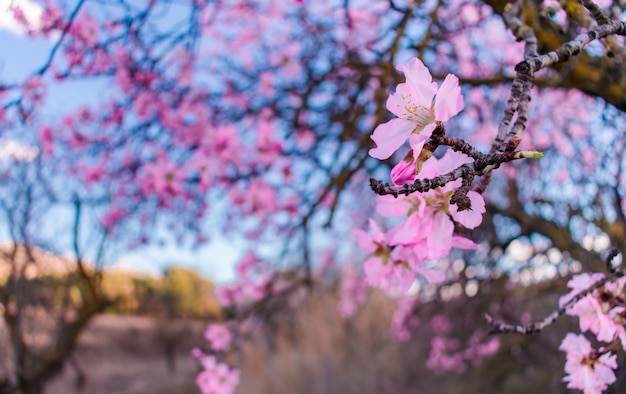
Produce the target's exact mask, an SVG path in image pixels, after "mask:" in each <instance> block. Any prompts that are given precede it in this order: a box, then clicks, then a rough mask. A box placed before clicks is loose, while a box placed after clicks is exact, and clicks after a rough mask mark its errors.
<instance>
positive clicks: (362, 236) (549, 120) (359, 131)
mask: <svg viewBox="0 0 626 394" xmlns="http://www.w3.org/2000/svg"><path fill="white" fill-rule="evenodd" d="M179 3H180V4H179ZM11 12H12V15H13V17H14V19H15V20H17V21H18V22H19V23H20V24H21V26H22V28H23V31H24V32H26V34H27V35H28V37H30V38H33V39H37V38H44V39H46V40H49V42H51V43H52V44H51V48H50V52H49V56H47V57H46V59H45V60H44V62H43V64H41V66H40V67H37V68H35V69H33V70H30V71H29V72H28V73H27V74H25V75H24V76H23V78H21V79H18V80H13V81H10V80H7V81H4V82H1V83H0V100H1V101H0V104H1V108H2V109H1V111H0V125H1V130H2V132H3V135H6V136H11V137H12V138H15V139H17V140H22V141H26V142H28V143H30V144H34V145H37V146H38V147H39V149H40V152H41V154H40V159H39V160H41V162H42V163H44V165H49V166H50V167H49V168H48V169H49V170H50V173H51V175H50V176H51V177H53V178H54V179H56V180H57V181H56V182H62V183H63V182H67V183H68V184H71V185H72V186H73V187H75V188H76V190H78V191H77V193H80V198H81V199H88V200H90V201H98V209H97V210H94V212H93V214H94V215H95V217H96V218H97V221H98V223H99V225H100V226H101V227H102V228H103V229H104V231H105V232H106V233H107V235H109V236H111V237H116V236H117V237H118V239H119V240H120V241H121V242H124V243H125V244H127V245H129V246H132V245H138V244H144V243H150V242H153V241H154V237H155V232H154V229H155V228H156V227H159V226H165V227H167V228H168V229H170V230H171V231H172V232H173V233H174V234H176V235H177V236H178V237H179V238H180V239H181V242H182V241H183V240H186V239H187V240H188V239H192V240H193V242H195V243H199V244H200V243H203V242H206V237H207V235H208V231H207V227H208V226H207V222H209V221H210V222H211V225H212V226H217V225H218V224H216V223H217V222H218V220H217V217H216V216H215V214H216V212H217V213H218V214H219V215H221V216H220V218H221V219H222V220H219V226H220V227H221V228H222V229H223V230H224V231H225V232H227V233H228V232H231V233H236V234H245V235H246V236H247V237H248V239H250V240H251V241H252V242H251V243H250V249H251V250H250V253H247V254H245V256H244V257H243V258H242V260H241V263H240V264H239V266H238V273H239V278H238V280H237V282H236V283H233V284H229V285H226V286H224V287H222V288H221V289H219V290H218V294H217V295H218V296H219V298H220V299H221V301H222V303H223V305H224V306H225V307H227V308H230V309H229V310H230V311H231V312H232V314H231V315H232V316H233V321H232V322H231V323H229V324H230V326H229V327H230V328H233V327H239V325H240V324H241V323H242V322H244V321H245V320H246V319H249V318H250V317H251V316H255V313H256V312H257V311H258V310H259V306H263V307H264V308H263V309H265V310H267V309H268V308H269V307H270V306H276V305H282V304H280V302H279V301H277V300H280V299H282V298H285V297H288V296H290V295H292V294H295V293H297V292H298V291H299V290H300V289H301V288H303V287H305V288H306V287H307V286H310V285H311V283H312V281H313V276H314V270H315V268H316V267H323V266H325V261H330V262H335V261H345V256H346V255H347V254H350V255H352V254H353V253H352V252H353V251H354V250H355V246H354V243H352V242H349V241H347V238H348V237H349V236H352V237H354V241H355V243H356V244H358V246H360V248H361V249H362V250H363V251H364V252H365V253H366V254H368V257H366V258H364V259H363V261H364V263H363V264H362V267H363V272H364V276H365V281H366V283H367V284H369V285H372V286H376V287H380V288H383V289H385V290H386V291H389V292H398V291H399V292H405V291H406V290H407V289H409V288H411V287H414V286H415V283H431V284H432V283H445V282H446V281H449V280H450V275H449V272H448V271H447V270H446V269H445V267H446V266H447V265H446V264H444V263H443V262H444V261H446V259H449V256H450V255H451V253H452V254H454V253H459V252H458V251H459V250H470V251H471V250H478V252H476V253H474V254H471V253H469V254H468V255H467V256H466V259H467V262H468V263H467V267H468V269H469V268H472V269H473V270H474V271H475V270H476V269H477V267H482V270H483V271H485V272H486V273H484V274H483V275H482V278H486V277H488V276H489V275H491V274H492V273H493V274H497V273H502V272H503V271H506V273H507V274H509V275H512V276H513V275H514V274H516V273H518V272H520V271H523V270H524V269H528V268H529V266H525V262H517V263H516V264H512V266H511V264H509V263H510V262H511V257H510V256H511V255H512V254H513V252H515V248H514V246H517V249H519V247H520V245H521V244H525V245H527V246H528V247H529V248H530V249H531V250H532V253H531V254H530V255H529V256H528V258H527V260H528V261H529V264H530V262H532V261H535V260H537V259H541V258H547V257H546V256H547V252H548V251H551V252H550V253H551V255H553V256H554V255H555V254H557V255H558V256H557V257H555V258H554V259H553V260H555V262H556V263H561V262H562V263H563V264H565V265H564V266H565V267H567V266H569V265H575V264H574V263H576V264H578V265H579V266H580V267H581V268H584V269H585V270H586V271H594V272H596V271H599V270H605V271H607V272H606V274H599V273H595V274H589V275H588V276H574V277H573V278H572V279H571V282H570V288H571V289H572V293H571V294H570V295H568V296H564V298H563V300H562V302H561V305H560V306H555V307H557V309H556V310H555V312H554V314H552V315H550V316H548V317H547V318H546V319H545V320H543V321H541V322H538V323H535V324H531V325H526V326H516V325H511V324H508V323H506V322H500V321H499V320H495V319H494V318H492V317H490V316H488V317H487V323H484V324H485V325H487V324H488V327H490V329H491V330H492V331H493V332H517V333H520V334H526V333H530V332H536V331H539V330H541V329H542V328H543V327H545V326H547V325H548V324H550V323H551V322H553V321H554V320H555V319H556V318H558V317H559V316H561V315H563V314H566V313H567V314H570V315H575V316H578V317H579V318H580V328H581V331H591V333H593V334H595V335H596V336H597V339H598V340H599V341H601V342H604V343H606V344H607V345H603V346H602V347H600V348H599V349H595V348H593V347H592V346H591V344H590V343H589V342H587V341H586V339H584V337H582V336H580V335H578V334H573V333H572V334H568V335H567V336H566V337H565V339H564V341H563V343H562V345H561V349H562V350H564V351H565V352H566V353H567V363H566V365H565V371H566V373H567V376H566V378H565V379H566V381H567V382H568V387H571V388H576V389H581V390H583V391H585V392H587V393H593V392H600V391H602V390H604V389H605V388H606V387H608V386H609V385H610V384H612V383H613V382H614V381H615V376H614V375H613V372H612V370H613V369H614V368H615V367H616V361H615V357H614V356H613V354H614V353H615V352H616V351H617V350H618V349H619V348H620V346H619V343H620V342H621V338H622V336H623V331H624V327H623V324H624V319H625V317H624V310H625V309H624V308H625V306H624V297H623V287H624V286H623V283H622V280H621V278H622V276H623V271H622V270H621V268H620V267H619V266H615V261H616V258H617V257H616V256H617V253H613V252H612V253H610V254H609V256H608V257H606V258H605V259H604V262H605V263H608V264H605V263H603V262H602V261H603V259H601V258H600V257H599V256H598V253H597V252H598V251H601V250H600V249H602V248H601V247H600V246H601V245H600V243H598V242H596V244H593V242H594V241H593V240H594V239H608V240H609V241H610V244H611V245H613V246H614V247H616V248H617V250H624V249H625V247H626V241H625V239H624V237H623V234H624V232H625V231H626V219H625V214H624V210H625V209H626V208H625V206H624V202H623V199H622V193H623V176H622V166H623V152H624V147H625V143H626V142H625V140H624V139H623V136H622V133H621V132H620V130H621V128H623V121H624V118H623V113H622V112H623V111H624V110H625V109H626V104H624V103H626V99H625V96H626V93H625V92H626V75H624V73H623V64H624V63H623V62H624V59H626V49H625V48H624V45H623V42H622V38H621V36H623V35H624V32H625V27H624V23H623V22H620V20H621V18H622V17H623V15H622V13H623V7H622V5H621V3H619V2H610V1H602V2H599V3H594V2H592V1H590V0H580V1H574V0H563V1H560V2H556V1H544V2H541V3H538V2H533V1H524V0H519V1H515V2H505V1H497V0H485V1H478V0H467V1H458V0H450V1H448V0H444V1H439V2H430V1H423V2H420V1H390V0H378V1H368V2H365V1H362V2H361V1H331V0H329V1H310V2H307V1H301V2H298V1H287V0H283V1H269V0H249V1H211V0H194V1H191V0H190V1H183V2H171V1H167V0H154V1H149V2H133V1H126V0H121V1H118V2H106V3H103V2H99V1H92V0H78V1H74V2H70V3H69V4H62V3H61V2H56V1H52V0H50V1H45V2H43V3H42V8H41V11H40V14H39V15H36V16H34V17H33V16H32V15H29V14H27V13H26V12H24V9H22V8H20V7H19V5H17V4H15V5H14V6H13V7H12V8H11ZM398 71H399V72H398ZM74 81H81V82H83V83H86V82H88V81H105V83H104V84H102V85H99V89H101V90H99V91H98V92H97V94H96V95H95V96H96V97H94V98H91V99H90V102H95V104H93V105H80V106H78V108H76V109H71V110H68V111H67V112H66V113H63V114H60V115H59V116H55V117H53V118H52V119H50V118H49V117H47V116H44V115H43V114H44V113H45V112H44V110H45V108H46V105H47V104H48V103H49V101H50V100H53V99H54V97H53V94H52V91H53V89H54V88H57V87H59V86H66V85H67V84H70V83H72V82H74ZM531 99H532V101H533V102H532V105H531V104H530V102H531ZM396 152H398V153H396ZM542 156H543V158H542V159H540V160H536V159H539V158H541V157H542ZM370 177H373V179H371V180H370V181H369V182H368V178H370ZM377 178H383V181H380V180H377ZM376 195H378V197H376ZM220 201H226V204H219V202H220ZM374 212H375V213H374ZM368 224H369V228H370V232H369V233H368V232H366V231H365V228H366V226H367V225H368ZM470 230H474V231H472V232H470ZM122 234H124V238H123V237H122V236H121V235H122ZM128 234H132V237H131V239H129V238H127V237H128ZM538 235H541V237H540V238H537V236H538ZM276 238H280V239H281V242H279V243H280V246H281V247H280V251H279V252H278V253H275V254H274V255H271V256H261V255H262V254H263V253H262V252H263V251H262V250H261V249H262V248H257V247H255V246H258V245H262V244H264V243H269V244H270V245H273V246H274V245H275V244H276V243H277V242H276V241H275V240H276ZM337 239H342V240H344V241H342V242H341V244H340V245H338V244H337V243H336V242H335V241H336V240H337ZM537 239H539V240H537ZM589 242H591V243H592V244H591V245H590V244H589ZM542 245H543V246H542ZM546 245H547V246H546ZM596 246H597V247H596ZM594 247H595V249H597V250H595V249H594ZM274 249H276V248H274ZM324 249H328V251H327V252H328V253H327V252H326V251H325V250H324ZM333 253H334V255H333ZM328 256H330V257H328ZM542 256H543V257H542ZM324 259H326V260H324ZM533 259H534V260H533ZM264 261H284V262H285V263H288V264H290V266H291V268H293V269H295V270H299V271H297V272H301V274H300V273H293V272H290V273H285V272H276V269H275V267H276V266H277V265H272V264H266V263H264ZM355 263H357V262H356V261H355ZM507 264H508V267H507ZM352 272H353V273H354V271H352ZM583 275H584V274H583ZM352 278H353V279H352V285H350V286H347V287H346V288H345V289H344V290H345V291H344V293H345V294H351V295H353V296H354V298H355V299H361V298H362V296H361V295H360V294H362V291H361V289H360V286H359V285H358V284H356V282H357V281H356V280H354V274H352ZM342 305H343V307H342V310H343V313H344V314H345V315H350V313H351V312H350V311H353V310H354V309H355V305H354V304H353V303H352V304H351V303H349V302H344V303H343V304H342ZM401 311H402V314H404V315H405V317H407V316H408V315H410V314H411V313H412V309H411V308H410V307H403V308H401ZM9 315H10V314H9ZM9 315H5V316H9ZM409 320H410V319H408V318H407V319H405V318H401V319H398V322H400V323H398V324H399V326H402V324H401V322H404V321H409ZM394 324H395V323H394ZM224 330H225V328H224V327H222V328H217V327H215V326H212V327H211V328H209V330H208V331H207V334H206V337H207V339H208V341H209V342H210V348H208V349H209V350H206V351H201V350H198V351H196V352H194V357H196V358H197V359H198V360H200V364H201V365H202V366H203V372H202V373H200V374H199V375H198V380H197V382H198V385H199V387H200V388H201V390H202V391H203V392H206V393H217V392H233V390H234V389H235V387H236V384H237V381H238V379H239V372H238V371H237V370H236V369H234V367H233V366H227V365H226V364H225V363H223V362H222V361H219V360H218V358H216V357H215V354H219V353H221V352H225V351H228V349H229V346H231V340H230V339H231V338H230V336H229V334H227V333H226V332H225V331H224ZM398 331H399V332H403V333H406V332H407V330H406V327H404V328H402V327H400V328H399V329H398ZM403 335H405V334H403ZM474 342H476V343H474V349H483V350H480V351H479V350H476V352H475V354H479V353H480V354H486V353H489V351H488V349H490V345H488V344H482V345H481V344H479V343H478V342H477V341H474ZM481 346H482V347H481ZM485 349H487V350H485ZM209 353H210V354H209ZM60 361H61V362H62V361H63V360H60ZM22 389H23V388H22Z"/></svg>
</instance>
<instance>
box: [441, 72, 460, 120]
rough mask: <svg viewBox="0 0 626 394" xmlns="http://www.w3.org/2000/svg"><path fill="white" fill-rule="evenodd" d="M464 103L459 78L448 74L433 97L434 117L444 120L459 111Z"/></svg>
mask: <svg viewBox="0 0 626 394" xmlns="http://www.w3.org/2000/svg"><path fill="white" fill-rule="evenodd" d="M464 106H465V103H464V102H463V95H462V94H461V87H460V86H459V79H458V78H457V77H456V76H454V75H452V74H448V75H447V76H446V79H445V80H444V81H443V83H442V84H441V87H440V88H439V91H438V92H437V98H436V99H435V119H437V120H439V121H441V122H446V121H448V120H449V119H450V118H451V117H453V116H454V115H456V114H458V113H459V112H461V110H462V109H463V107H464Z"/></svg>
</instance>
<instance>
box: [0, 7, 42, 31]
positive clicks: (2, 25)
mask: <svg viewBox="0 0 626 394" xmlns="http://www.w3.org/2000/svg"><path fill="white" fill-rule="evenodd" d="M11 6H14V7H18V8H20V9H21V10H22V12H23V13H24V16H25V17H26V20H27V21H28V22H29V23H30V24H31V25H32V26H37V25H38V24H39V21H40V19H41V14H42V13H43V7H42V6H41V5H39V4H37V3H35V2H34V1H32V0H0V30H6V31H8V32H10V33H13V34H16V35H18V36H22V35H24V34H26V29H24V26H22V24H21V23H19V22H18V21H17V20H15V18H14V17H13V12H11V11H10V10H9V9H10V8H11Z"/></svg>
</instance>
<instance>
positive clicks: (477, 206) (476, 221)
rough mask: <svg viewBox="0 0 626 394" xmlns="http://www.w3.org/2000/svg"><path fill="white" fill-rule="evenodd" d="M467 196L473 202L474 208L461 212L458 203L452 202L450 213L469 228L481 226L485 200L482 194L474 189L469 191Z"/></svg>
mask: <svg viewBox="0 0 626 394" xmlns="http://www.w3.org/2000/svg"><path fill="white" fill-rule="evenodd" d="M467 197H468V198H469V199H470V202H471V203H472V208H471V209H469V210H465V211H461V212H459V208H458V207H457V206H456V204H451V205H450V214H451V215H452V218H453V219H454V220H455V221H457V222H458V223H460V224H462V225H463V226H465V227H467V228H469V229H473V228H476V227H477V226H479V225H480V223H482V221H483V213H485V200H484V199H483V197H482V196H481V195H480V194H478V193H476V192H474V191H470V192H468V193H467Z"/></svg>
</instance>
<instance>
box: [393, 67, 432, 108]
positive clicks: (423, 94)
mask: <svg viewBox="0 0 626 394" xmlns="http://www.w3.org/2000/svg"><path fill="white" fill-rule="evenodd" d="M397 68H398V70H400V71H402V72H403V73H404V75H405V76H406V82H407V84H409V86H410V90H411V95H412V96H413V99H414V102H415V104H418V105H421V106H423V107H426V108H431V106H432V103H433V97H434V96H435V92H436V91H437V84H436V83H435V82H433V77H432V76H431V75H430V71H428V68H427V67H426V66H425V65H424V63H422V61H421V60H419V59H418V58H416V57H415V58H413V59H411V60H410V61H409V63H408V64H406V65H404V64H401V65H399V66H398V67H397Z"/></svg>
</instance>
